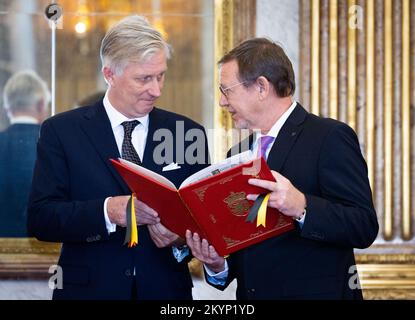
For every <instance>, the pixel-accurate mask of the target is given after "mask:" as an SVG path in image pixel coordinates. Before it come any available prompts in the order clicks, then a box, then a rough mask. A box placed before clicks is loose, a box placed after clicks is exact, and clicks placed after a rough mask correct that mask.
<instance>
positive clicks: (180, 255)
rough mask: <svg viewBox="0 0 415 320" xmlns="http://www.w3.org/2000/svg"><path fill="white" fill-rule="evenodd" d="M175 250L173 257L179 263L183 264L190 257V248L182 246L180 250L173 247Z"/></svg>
mask: <svg viewBox="0 0 415 320" xmlns="http://www.w3.org/2000/svg"><path fill="white" fill-rule="evenodd" d="M171 249H172V250H173V256H174V258H175V259H176V260H177V262H179V263H180V262H182V261H183V259H184V258H186V257H187V256H188V255H189V247H188V246H186V245H185V246H182V247H180V248H178V247H171Z"/></svg>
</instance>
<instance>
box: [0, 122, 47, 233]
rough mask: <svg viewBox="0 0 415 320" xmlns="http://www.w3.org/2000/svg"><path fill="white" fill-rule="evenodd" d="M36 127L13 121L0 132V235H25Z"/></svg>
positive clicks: (33, 163) (37, 132)
mask: <svg viewBox="0 0 415 320" xmlns="http://www.w3.org/2000/svg"><path fill="white" fill-rule="evenodd" d="M39 128H40V126H39V125H37V124H13V125H11V126H10V127H9V128H7V129H6V130H5V131H3V132H0V237H27V230H26V220H27V214H26V208H27V200H28V197H29V191H30V185H31V182H32V174H33V167H34V165H35V160H36V142H37V139H38V137H39Z"/></svg>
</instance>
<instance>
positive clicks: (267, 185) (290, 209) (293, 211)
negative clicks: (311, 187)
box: [246, 171, 307, 218]
mask: <svg viewBox="0 0 415 320" xmlns="http://www.w3.org/2000/svg"><path fill="white" fill-rule="evenodd" d="M271 172H272V175H273V176H274V178H275V180H276V181H277V182H274V181H268V180H261V179H249V181H248V182H249V184H252V185H254V186H258V187H261V188H264V189H268V190H269V191H271V195H270V197H269V200H268V207H272V208H276V209H278V210H279V211H281V212H282V213H283V214H285V215H286V216H289V217H292V218H299V217H301V215H302V214H303V212H304V209H305V207H306V206H307V204H306V198H305V196H304V194H303V193H302V192H300V191H299V190H298V189H297V188H295V187H294V186H293V185H292V184H291V182H290V180H288V179H287V178H285V177H284V176H282V175H281V174H279V173H278V172H276V171H271ZM257 197H258V195H257V194H248V195H247V197H246V198H247V199H248V200H256V198H257Z"/></svg>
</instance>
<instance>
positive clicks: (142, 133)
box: [104, 91, 149, 233]
mask: <svg viewBox="0 0 415 320" xmlns="http://www.w3.org/2000/svg"><path fill="white" fill-rule="evenodd" d="M104 108H105V111H106V112H107V115H108V118H109V120H110V122H111V128H112V132H113V133H114V137H115V141H116V143H117V147H118V151H119V153H120V155H121V149H122V142H123V140H124V128H123V126H122V125H121V123H123V122H124V121H133V120H138V121H140V124H139V125H137V126H136V127H135V128H134V130H133V132H132V134H131V142H132V144H133V146H134V149H135V150H136V151H137V153H138V155H139V156H140V159H143V155H144V148H145V145H146V141H147V134H148V123H149V116H148V114H147V115H146V116H144V117H141V118H134V119H129V118H127V117H126V116H125V115H123V114H122V113H120V112H119V111H118V110H117V109H115V108H114V107H113V106H112V105H111V102H110V101H109V99H108V91H107V93H106V94H105V97H104ZM110 198H111V197H109V198H107V199H105V202H104V217H105V224H106V227H107V231H108V233H111V232H115V230H116V228H117V225H116V224H115V223H112V222H111V221H110V219H109V217H108V211H107V203H108V200H109V199H110Z"/></svg>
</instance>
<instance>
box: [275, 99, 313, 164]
mask: <svg viewBox="0 0 415 320" xmlns="http://www.w3.org/2000/svg"><path fill="white" fill-rule="evenodd" d="M306 116H307V111H306V110H305V109H304V108H303V107H302V106H301V105H300V104H298V103H297V106H296V107H295V109H294V111H293V112H292V113H291V115H290V116H289V117H288V119H287V121H286V122H285V124H284V125H283V126H282V128H281V131H280V132H279V134H278V137H277V138H276V140H275V142H274V144H273V146H272V148H271V150H270V153H269V155H268V159H267V163H268V164H269V165H270V167H271V168H272V169H273V170H275V171H280V170H281V168H282V166H283V165H284V162H285V160H286V159H287V156H288V154H289V152H290V150H291V148H292V147H293V146H294V144H295V141H296V140H297V138H298V137H299V135H300V133H301V131H302V130H303V124H304V120H305V119H306Z"/></svg>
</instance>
